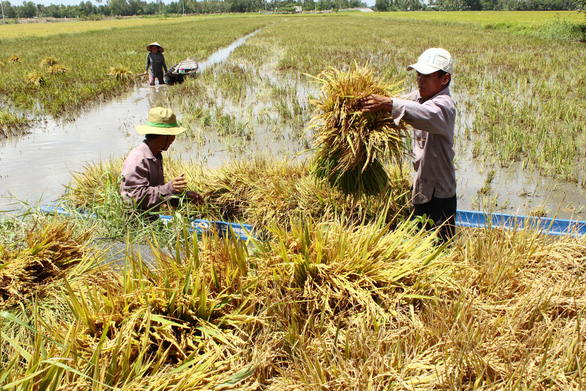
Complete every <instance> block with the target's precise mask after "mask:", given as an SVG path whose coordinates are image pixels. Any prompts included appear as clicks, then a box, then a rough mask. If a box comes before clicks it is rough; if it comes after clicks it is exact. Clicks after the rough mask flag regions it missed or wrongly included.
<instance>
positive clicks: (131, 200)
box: [120, 107, 203, 210]
mask: <svg viewBox="0 0 586 391" xmlns="http://www.w3.org/2000/svg"><path fill="white" fill-rule="evenodd" d="M185 130H186V129H185V128H183V127H181V126H179V124H177V119H176V117H175V114H173V112H172V111H171V110H170V109H164V108H162V107H155V108H152V109H151V110H150V111H149V116H148V122H147V124H146V125H139V126H137V127H136V131H137V132H138V133H139V134H144V135H145V137H146V138H145V140H144V141H143V142H142V144H140V145H139V146H138V147H136V148H134V149H133V150H132V151H130V154H129V155H128V157H127V158H126V160H125V161H124V164H123V165H122V180H121V182H120V194H121V195H122V198H123V199H124V202H125V203H126V204H127V205H128V206H132V207H137V208H138V209H142V210H150V209H156V208H157V207H159V206H161V205H162V204H163V203H165V202H167V201H169V202H170V203H172V204H177V196H180V195H183V194H185V196H186V197H187V198H188V199H189V201H191V202H194V203H198V204H199V203H202V202H203V198H202V197H201V195H199V194H198V193H196V192H194V191H186V190H187V181H186V180H185V174H181V175H179V176H178V177H176V178H173V179H172V180H171V181H170V182H167V183H165V178H164V175H163V155H162V154H161V152H162V151H166V150H167V149H168V148H169V146H170V145H171V143H173V141H175V136H176V135H178V134H180V133H183V132H184V131H185ZM174 196H175V197H174ZM173 198H175V199H173Z"/></svg>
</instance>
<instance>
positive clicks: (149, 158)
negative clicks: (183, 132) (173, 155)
mask: <svg viewBox="0 0 586 391" xmlns="http://www.w3.org/2000/svg"><path fill="white" fill-rule="evenodd" d="M120 194H121V195H122V198H123V199H124V202H125V203H126V204H127V205H128V206H132V207H134V206H138V207H139V208H141V209H143V210H147V209H151V208H154V207H157V206H159V205H160V204H161V203H163V202H164V201H165V200H167V199H168V198H169V197H171V196H172V195H174V194H175V192H174V190H173V185H172V184H171V182H168V183H165V177H164V174H163V156H162V155H161V153H160V152H159V153H158V154H157V155H156V156H155V155H153V153H152V151H151V149H150V148H149V146H148V145H147V144H146V143H144V142H143V143H141V144H140V145H139V146H138V147H136V148H134V149H133V150H132V151H130V153H129V154H128V157H127V158H126V160H125V161H124V164H123V165H122V179H121V182H120Z"/></svg>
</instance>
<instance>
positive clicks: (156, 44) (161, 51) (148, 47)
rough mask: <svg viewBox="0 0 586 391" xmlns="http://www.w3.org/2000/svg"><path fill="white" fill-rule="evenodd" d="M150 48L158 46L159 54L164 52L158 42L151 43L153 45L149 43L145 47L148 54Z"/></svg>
mask: <svg viewBox="0 0 586 391" xmlns="http://www.w3.org/2000/svg"><path fill="white" fill-rule="evenodd" d="M151 46H158V47H159V53H163V52H164V51H165V49H163V47H162V46H161V45H159V43H158V42H153V43H149V44H148V45H147V50H148V51H149V52H150V51H151Z"/></svg>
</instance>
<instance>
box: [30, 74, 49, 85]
mask: <svg viewBox="0 0 586 391" xmlns="http://www.w3.org/2000/svg"><path fill="white" fill-rule="evenodd" d="M26 83H27V84H29V85H32V86H35V87H39V86H42V85H43V84H45V78H44V77H43V75H42V74H40V73H38V72H31V73H29V74H27V75H26Z"/></svg>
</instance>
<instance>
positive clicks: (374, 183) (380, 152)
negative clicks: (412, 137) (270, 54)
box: [310, 63, 406, 195]
mask: <svg viewBox="0 0 586 391" xmlns="http://www.w3.org/2000/svg"><path fill="white" fill-rule="evenodd" d="M315 80H316V81H317V82H318V83H320V84H322V93H321V96H320V97H319V98H317V99H314V100H311V102H310V103H312V104H313V105H314V106H315V107H316V109H315V115H314V117H313V118H312V120H311V126H310V128H311V129H313V131H314V133H313V144H314V147H315V148H316V156H315V162H314V167H313V171H314V172H315V174H316V175H317V176H318V177H320V178H327V179H328V181H329V182H330V184H331V185H332V186H336V187H338V188H339V189H340V190H341V191H342V192H344V193H345V194H357V195H360V194H366V195H373V194H380V193H382V192H383V191H384V189H385V188H386V187H387V186H388V181H389V177H388V174H387V172H386V170H385V165H386V163H387V162H389V161H391V162H394V163H396V164H401V162H402V157H403V155H404V152H405V149H406V145H405V141H404V137H405V136H406V133H405V126H404V124H402V123H398V122H395V120H394V119H393V117H392V115H391V114H390V113H389V112H387V111H385V110H381V111H378V112H375V113H363V112H362V104H361V102H360V99H361V97H363V96H367V95H370V94H381V95H385V96H397V95H398V94H399V93H400V92H401V87H400V86H401V85H402V80H397V79H395V80H391V81H385V80H384V79H379V78H377V77H376V76H375V74H374V70H372V69H369V68H368V66H364V67H360V66H358V65H357V64H356V63H354V64H353V65H351V66H350V68H349V69H348V71H343V70H339V69H336V68H333V67H331V68H328V69H326V70H325V71H323V72H322V73H320V74H319V75H317V76H316V77H315Z"/></svg>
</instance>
